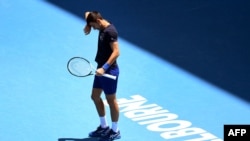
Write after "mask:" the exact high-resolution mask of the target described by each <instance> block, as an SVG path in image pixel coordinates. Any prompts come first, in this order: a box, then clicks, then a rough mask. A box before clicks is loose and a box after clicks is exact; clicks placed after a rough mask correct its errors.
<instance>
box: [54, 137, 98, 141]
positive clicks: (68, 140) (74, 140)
mask: <svg viewBox="0 0 250 141" xmlns="http://www.w3.org/2000/svg"><path fill="white" fill-rule="evenodd" d="M58 141H99V139H98V138H84V139H77V138H59V139H58Z"/></svg>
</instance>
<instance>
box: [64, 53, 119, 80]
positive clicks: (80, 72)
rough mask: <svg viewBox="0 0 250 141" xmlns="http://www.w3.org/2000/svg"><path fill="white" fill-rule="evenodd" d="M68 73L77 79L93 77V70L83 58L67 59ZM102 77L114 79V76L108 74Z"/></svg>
mask: <svg viewBox="0 0 250 141" xmlns="http://www.w3.org/2000/svg"><path fill="white" fill-rule="evenodd" d="M67 68H68V71H69V72H70V74H72V75H74V76H77V77H86V76H90V75H94V74H95V73H94V72H95V69H94V67H93V66H92V65H91V63H90V62H89V61H88V60H87V59H85V58H83V57H73V58H71V59H69V61H68V64H67ZM102 76H104V77H107V78H110V79H114V80H115V79H116V76H114V75H110V74H106V73H105V74H103V75H102Z"/></svg>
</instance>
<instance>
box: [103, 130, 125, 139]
mask: <svg viewBox="0 0 250 141" xmlns="http://www.w3.org/2000/svg"><path fill="white" fill-rule="evenodd" d="M120 138H121V134H120V131H118V132H114V131H113V130H112V129H110V130H109V132H108V133H107V134H106V136H103V137H102V138H101V140H100V141H113V140H117V139H120Z"/></svg>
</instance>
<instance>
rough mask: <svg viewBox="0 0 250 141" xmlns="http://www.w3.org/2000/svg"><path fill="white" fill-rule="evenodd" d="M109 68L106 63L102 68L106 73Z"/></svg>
mask: <svg viewBox="0 0 250 141" xmlns="http://www.w3.org/2000/svg"><path fill="white" fill-rule="evenodd" d="M109 67H110V65H109V64H108V63H105V64H104V65H103V66H102V68H103V69H104V70H105V71H106V70H107V69H108V68H109Z"/></svg>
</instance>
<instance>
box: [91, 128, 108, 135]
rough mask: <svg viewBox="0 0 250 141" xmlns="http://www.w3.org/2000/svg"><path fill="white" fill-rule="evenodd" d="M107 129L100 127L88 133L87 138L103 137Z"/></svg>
mask: <svg viewBox="0 0 250 141" xmlns="http://www.w3.org/2000/svg"><path fill="white" fill-rule="evenodd" d="M109 130H110V129H109V127H106V128H102V127H101V126H99V127H97V129H96V130H95V131H92V132H90V133H89V137H103V136H106V135H107V134H108V133H109Z"/></svg>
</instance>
